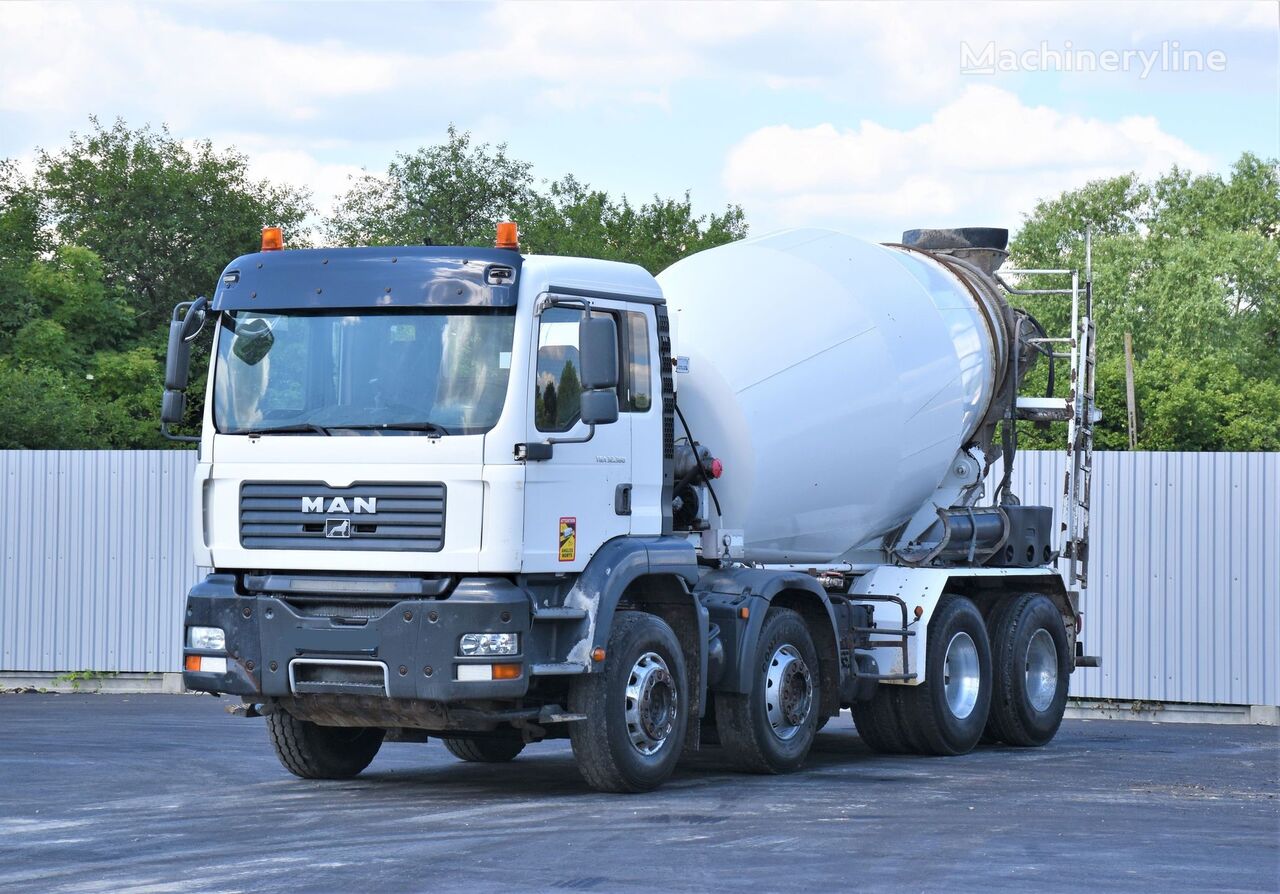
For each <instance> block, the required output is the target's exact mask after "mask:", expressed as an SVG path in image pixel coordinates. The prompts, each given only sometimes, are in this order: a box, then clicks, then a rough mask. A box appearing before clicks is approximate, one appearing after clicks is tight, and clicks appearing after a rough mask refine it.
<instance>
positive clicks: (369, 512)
mask: <svg viewBox="0 0 1280 894" xmlns="http://www.w3.org/2000/svg"><path fill="white" fill-rule="evenodd" d="M444 509H445V486H444V485H443V484H382V483H375V484H366V483H360V482H357V483H355V484H353V485H351V486H350V487H328V486H327V485H324V484H320V483H308V482H298V481H290V482H275V481H246V482H245V483H244V484H242V485H241V486H240V545H241V546H243V547H244V548H245V549H335V550H411V551H417V552H438V551H439V550H441V549H443V548H444Z"/></svg>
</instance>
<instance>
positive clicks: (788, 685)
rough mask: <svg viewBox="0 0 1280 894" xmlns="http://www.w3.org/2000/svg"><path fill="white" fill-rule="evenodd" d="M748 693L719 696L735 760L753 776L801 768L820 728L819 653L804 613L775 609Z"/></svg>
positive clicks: (725, 739) (725, 740) (727, 746)
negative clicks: (753, 774)
mask: <svg viewBox="0 0 1280 894" xmlns="http://www.w3.org/2000/svg"><path fill="white" fill-rule="evenodd" d="M751 666H752V668H753V669H754V675H753V679H752V681H751V691H750V692H748V693H745V694H743V693H736V692H735V693H729V692H718V693H716V730H717V731H718V732H719V734H720V744H721V746H723V748H724V750H725V752H726V753H727V755H728V757H729V761H730V762H731V763H732V764H733V765H734V766H735V767H737V768H738V769H741V770H745V771H747V772H750V773H790V772H793V771H795V770H798V769H800V766H801V765H802V764H803V763H804V759H805V758H806V757H807V756H808V754H809V748H810V747H811V746H812V745H813V738H814V735H815V734H816V733H817V728H818V714H819V712H820V710H821V704H822V692H821V685H820V682H819V680H820V678H819V670H818V652H817V650H816V649H815V648H814V646H813V637H812V636H811V635H810V634H809V627H808V625H807V624H805V622H804V618H802V617H801V616H800V614H799V613H798V612H795V611H792V610H791V609H789V608H771V609H769V613H768V615H766V616H765V619H764V626H763V627H762V628H761V630H760V636H759V638H758V639H757V641H756V651H755V655H754V657H753V659H752V665H751Z"/></svg>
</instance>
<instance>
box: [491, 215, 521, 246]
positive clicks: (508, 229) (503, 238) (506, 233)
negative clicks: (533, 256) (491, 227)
mask: <svg viewBox="0 0 1280 894" xmlns="http://www.w3.org/2000/svg"><path fill="white" fill-rule="evenodd" d="M493 247H494V248H509V249H511V250H512V251H517V250H518V249H519V248H520V233H519V231H518V230H517V229H516V222H515V221H514V220H504V221H501V222H500V223H499V224H498V236H497V238H496V239H494V240H493Z"/></svg>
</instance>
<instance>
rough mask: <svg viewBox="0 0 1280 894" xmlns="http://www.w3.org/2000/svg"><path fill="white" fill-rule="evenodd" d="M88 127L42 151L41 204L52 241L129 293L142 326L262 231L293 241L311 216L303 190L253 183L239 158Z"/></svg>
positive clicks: (205, 282) (150, 133)
mask: <svg viewBox="0 0 1280 894" xmlns="http://www.w3.org/2000/svg"><path fill="white" fill-rule="evenodd" d="M90 121H91V124H92V130H91V131H90V132H89V133H87V134H72V135H71V142H70V144H69V145H68V146H66V147H65V148H63V149H61V150H58V151H56V152H48V151H44V150H41V151H40V153H39V155H38V159H37V182H38V186H39V190H40V194H41V198H42V199H43V201H44V204H45V206H46V208H47V211H48V213H49V215H50V217H51V219H52V221H53V225H54V228H55V230H56V232H57V235H58V237H59V239H60V240H61V241H62V242H64V243H73V244H75V245H79V246H83V247H85V248H88V249H91V250H92V251H93V252H94V253H95V254H97V255H98V257H100V258H101V259H102V264H103V272H104V280H105V285H106V286H107V288H108V289H110V290H113V291H118V292H121V293H125V294H128V295H129V296H130V304H131V305H132V306H133V307H134V309H135V310H136V312H137V315H138V317H139V320H140V322H141V323H142V324H143V325H144V326H146V327H151V326H155V325H158V324H160V323H162V322H163V321H165V320H167V319H168V316H169V312H170V310H171V309H172V307H173V305H174V304H176V303H177V302H179V301H187V300H190V299H192V298H194V297H195V296H196V295H200V294H206V293H209V292H211V290H212V289H213V288H214V287H215V286H216V285H217V277H218V274H219V273H220V272H221V271H222V269H223V267H224V266H225V265H226V263H227V262H228V261H230V260H231V259H232V258H235V257H236V256H238V255H241V254H245V253H247V252H252V251H257V249H258V245H259V242H260V239H261V231H262V227H263V226H264V225H266V224H280V225H281V226H283V227H284V228H285V229H286V231H291V232H295V233H299V234H300V232H301V228H302V224H303V221H304V220H305V219H306V217H307V216H308V214H310V212H311V206H310V202H309V198H308V196H307V195H306V194H305V193H303V192H300V191H298V190H296V189H293V188H292V187H287V186H280V185H276V184H272V183H268V182H266V181H258V180H253V179H252V178H250V177H249V175H248V158H247V157H246V156H244V155H243V154H241V153H239V152H236V151H234V150H227V151H223V152H220V151H217V150H215V149H214V148H213V145H212V143H210V142H209V141H208V140H201V141H197V142H195V143H194V144H186V143H183V142H182V141H180V140H177V139H175V138H174V137H173V136H172V135H171V134H170V133H169V131H168V129H166V128H161V129H160V130H158V131H157V130H153V129H151V128H150V127H142V128H138V129H131V128H130V127H128V125H126V124H125V123H124V122H123V121H120V120H117V121H116V122H115V124H113V125H112V126H111V127H105V126H103V125H102V124H100V123H99V121H98V120H97V119H96V118H91V119H90ZM296 238H297V237H296V236H295V238H294V241H295V242H296Z"/></svg>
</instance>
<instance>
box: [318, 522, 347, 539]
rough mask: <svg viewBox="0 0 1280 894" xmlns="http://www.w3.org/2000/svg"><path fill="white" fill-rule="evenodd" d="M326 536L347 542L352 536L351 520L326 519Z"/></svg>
mask: <svg viewBox="0 0 1280 894" xmlns="http://www.w3.org/2000/svg"><path fill="white" fill-rule="evenodd" d="M324 536H325V537H328V538H330V539H342V540H346V539H347V538H349V537H350V536H351V519H349V518H326V519H325V520H324Z"/></svg>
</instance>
